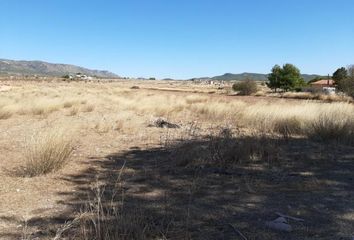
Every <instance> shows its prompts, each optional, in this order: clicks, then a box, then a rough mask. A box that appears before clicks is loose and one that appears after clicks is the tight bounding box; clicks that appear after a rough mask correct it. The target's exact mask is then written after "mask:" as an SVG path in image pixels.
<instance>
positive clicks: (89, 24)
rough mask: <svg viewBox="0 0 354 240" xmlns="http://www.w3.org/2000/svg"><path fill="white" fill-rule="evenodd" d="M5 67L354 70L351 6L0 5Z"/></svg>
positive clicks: (135, 71) (254, 1) (230, 1)
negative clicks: (8, 63) (17, 63)
mask: <svg viewBox="0 0 354 240" xmlns="http://www.w3.org/2000/svg"><path fill="white" fill-rule="evenodd" d="M0 10H1V14H0V58H9V59H17V60H20V59H24V60H44V61H49V62H56V63H70V64H76V65H81V66H85V67H88V68H95V69H107V70H110V71H113V72H115V73H117V74H119V75H122V76H131V77H152V76H153V77H158V78H165V77H173V78H190V77H201V76H214V75H219V74H223V73H225V72H232V73H240V72H259V73H268V72H269V71H270V69H271V67H272V66H273V65H274V64H283V63H288V62H290V63H293V64H295V65H296V66H298V67H299V68H300V70H301V71H302V72H303V73H318V74H328V73H332V72H333V71H334V70H335V69H336V68H337V67H340V66H346V65H348V64H353V63H354V1H352V0H336V1H334V0H267V1H265V0H248V1H246V0H243V1H241V0H240V1H237V0H125V1H123V0H116V1H113V0H101V1H99V0H95V1H93V0H92V1H90V0H85V1H84V0H21V1H20V0H0Z"/></svg>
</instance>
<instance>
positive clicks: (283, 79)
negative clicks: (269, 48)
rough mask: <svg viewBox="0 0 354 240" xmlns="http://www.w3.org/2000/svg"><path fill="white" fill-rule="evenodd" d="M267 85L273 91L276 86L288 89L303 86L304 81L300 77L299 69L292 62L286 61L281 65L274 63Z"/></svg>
mask: <svg viewBox="0 0 354 240" xmlns="http://www.w3.org/2000/svg"><path fill="white" fill-rule="evenodd" d="M267 85H268V87H269V88H271V89H274V90H275V91H276V90H277V88H281V89H283V90H285V91H289V90H294V89H296V88H299V87H302V86H304V85H305V81H304V79H303V78H302V77H301V73H300V70H299V69H298V68H297V67H295V66H294V65H293V64H290V63H287V64H285V65H283V67H280V66H279V65H275V66H274V67H273V68H272V73H271V74H269V76H268V83H267Z"/></svg>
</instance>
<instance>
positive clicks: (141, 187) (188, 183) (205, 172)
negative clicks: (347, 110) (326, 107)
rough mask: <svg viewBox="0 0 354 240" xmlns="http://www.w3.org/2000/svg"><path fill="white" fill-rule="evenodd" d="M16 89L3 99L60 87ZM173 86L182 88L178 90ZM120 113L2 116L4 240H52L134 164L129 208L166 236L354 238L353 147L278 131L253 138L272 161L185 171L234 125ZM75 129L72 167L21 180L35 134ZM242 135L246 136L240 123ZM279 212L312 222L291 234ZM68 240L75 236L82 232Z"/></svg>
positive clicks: (127, 180)
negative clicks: (280, 224)
mask: <svg viewBox="0 0 354 240" xmlns="http://www.w3.org/2000/svg"><path fill="white" fill-rule="evenodd" d="M6 84H8V85H10V86H7V87H6V92H5V90H4V91H3V92H1V93H0V94H3V93H11V92H12V91H16V93H14V94H15V95H16V94H19V93H21V92H25V91H26V89H27V87H28V88H36V89H37V90H36V91H38V92H40V93H41V94H43V91H45V90H46V89H48V88H55V87H56V84H57V83H47V82H41V83H18V82H17V83H11V82H10V83H9V82H6ZM66 84H67V83H60V84H59V86H60V87H61V88H62V91H61V93H63V94H64V93H65V92H67V91H68V90H67V85H66ZM105 84H106V85H105ZM110 84H113V83H101V84H100V86H101V85H104V88H107V89H112V88H113V87H114V88H122V89H126V90H127V91H128V90H129V91H131V90H130V88H131V87H132V86H134V85H139V87H140V89H136V90H134V91H135V92H134V93H133V94H134V95H136V94H137V95H139V94H142V93H143V94H145V95H148V94H155V95H156V94H158V95H162V96H166V97H168V96H171V95H173V96H177V97H183V96H187V95H190V94H194V93H193V91H194V92H195V91H197V93H198V94H203V96H204V95H205V96H208V97H210V98H215V99H223V100H225V99H227V101H243V102H245V103H246V104H252V103H254V102H258V101H266V102H269V103H272V102H275V101H276V102H277V101H280V102H282V101H295V100H283V99H276V98H269V97H268V98H267V97H235V96H225V95H224V94H219V93H218V92H217V90H215V89H214V90H213V89H209V87H196V89H194V90H193V91H192V92H191V91H190V90H188V91H186V92H184V91H183V89H191V87H189V86H184V85H183V86H180V85H176V84H175V83H172V85H171V84H165V83H157V84H156V85H153V86H151V83H150V82H143V83H139V82H129V81H126V82H121V83H119V84H114V86H113V85H110ZM174 84H175V85H174ZM78 86H79V87H78ZM96 87H97V86H96V85H94V84H92V85H90V84H89V85H85V84H84V83H82V86H81V85H80V84H78V85H75V89H80V88H81V89H84V90H83V91H86V90H87V92H90V91H91V90H92V89H95V88H96ZM173 87H175V88H178V89H179V91H176V92H174V91H170V90H166V88H173ZM158 88H164V89H163V90H159V89H158ZM4 89H5V88H4ZM85 89H86V90H85ZM181 89H182V90H181ZM27 90H28V89H27ZM75 91H76V90H75ZM92 91H93V90H92ZM211 91H215V93H213V94H211V93H210V92H211ZM24 94H26V93H24ZM122 94H125V93H122ZM129 94H131V93H129ZM83 95H84V94H83ZM145 95H144V96H145ZM19 96H20V95H19ZM81 96H82V95H79V96H78V97H79V98H81ZM99 98H100V99H103V98H104V96H99ZM128 98H129V97H128ZM88 101H89V102H90V99H89V100H88ZM116 107H117V109H116ZM118 107H119V106H114V105H113V104H112V106H111V105H110V104H109V102H107V101H106V102H100V101H97V102H95V109H94V110H93V111H92V112H79V113H78V114H77V115H74V116H71V115H70V114H69V112H70V109H65V108H63V109H61V110H59V111H55V112H53V113H51V114H49V115H47V116H45V117H44V116H28V115H17V114H15V115H13V116H12V117H11V118H9V119H2V120H0V179H1V183H0V239H4V240H5V239H9V240H12V239H52V238H53V237H54V236H55V234H56V231H57V229H58V228H59V227H60V226H61V225H62V224H64V223H65V222H66V221H69V220H71V219H73V218H74V217H75V216H76V215H77V214H78V213H79V212H80V211H81V210H82V206H83V205H84V204H85V203H86V202H87V201H88V199H89V198H90V196H91V195H92V189H93V188H94V186H95V185H96V184H97V183H98V182H99V183H100V184H103V185H107V186H109V187H107V189H111V188H113V187H114V186H113V185H114V182H115V179H116V178H117V174H119V172H120V170H121V169H122V166H123V165H124V170H123V172H122V182H123V185H124V187H123V189H124V198H125V204H126V205H125V206H126V208H127V209H130V210H131V209H138V211H139V212H140V213H141V214H142V215H144V216H148V217H149V218H152V219H153V220H152V221H154V222H155V225H157V226H160V227H161V229H164V231H163V235H164V237H165V238H166V239H249V240H250V239H290V240H292V239H294V240H295V239H299V240H300V239H328V240H334V239H338V240H339V239H348V240H349V239H352V238H353V237H354V175H353V171H354V148H353V147H351V146H346V145H342V144H337V143H335V144H334V143H318V142H315V141H312V140H309V139H307V138H304V137H295V138H289V139H288V138H279V137H274V136H268V135H266V136H264V137H263V139H262V142H258V138H256V137H255V139H252V136H251V137H250V138H248V139H247V141H253V140H254V142H256V143H257V144H259V145H258V146H257V145H256V147H257V148H258V147H259V148H261V144H262V143H267V144H268V143H270V144H271V146H270V148H271V150H272V151H270V153H271V156H265V155H264V156H265V157H264V158H263V159H257V160H254V161H251V162H249V161H244V162H242V161H241V162H240V163H239V164H237V165H234V166H233V167H232V168H223V167H220V166H212V165H210V164H181V162H183V161H187V162H199V161H200V159H199V157H200V155H202V156H203V154H200V155H199V154H198V153H201V152H202V151H204V150H203V149H208V146H210V141H211V140H210V139H209V138H208V137H207V134H205V132H207V131H208V129H209V128H210V126H211V125H212V126H213V127H215V128H218V127H220V126H219V125H220V124H222V123H218V122H208V121H207V120H205V119H203V120H201V119H197V118H196V117H193V116H183V115H178V116H176V118H174V119H173V120H174V122H175V123H178V124H179V125H181V126H182V127H181V128H176V129H166V128H158V127H154V126H152V127H151V126H150V127H149V120H150V119H151V116H150V114H144V113H141V112H135V111H133V110H132V111H128V110H127V111H126V112H124V113H122V112H120V111H119V109H118ZM107 119H113V120H117V119H120V120H122V121H123V122H124V123H123V124H124V126H123V127H122V128H119V129H118V130H112V129H111V128H110V126H109V127H108V128H105V127H104V126H103V127H101V126H99V124H102V122H103V124H105V123H106V122H109V120H107ZM195 121H197V122H199V123H200V125H198V127H197V128H196V129H198V131H199V132H200V135H198V136H197V137H195V135H194V134H192V133H191V131H192V130H193V129H192V128H193V122H195ZM68 123H69V124H70V126H71V127H72V128H73V129H75V141H76V145H75V150H74V153H73V155H72V157H71V161H70V163H69V164H68V165H66V166H65V167H64V168H63V169H61V170H59V171H58V172H55V173H51V174H48V175H44V176H38V177H34V178H23V177H19V176H16V175H14V174H13V169H15V168H16V167H18V166H21V164H22V163H23V161H24V148H25V141H26V138H28V137H29V136H31V134H33V133H34V132H38V131H42V130H45V129H48V128H52V127H53V126H58V125H68ZM231 131H232V132H233V133H236V132H237V131H239V130H238V128H237V127H234V128H233V127H231ZM186 135H188V137H183V138H182V140H181V136H186ZM213 141H222V139H213ZM229 141H231V142H233V143H235V144H238V143H241V144H242V143H244V142H245V141H246V140H245V139H243V138H242V136H240V135H237V134H233V135H232V136H231V137H230V139H229ZM276 213H282V214H284V215H288V216H292V217H296V218H301V219H303V221H295V220H289V224H290V225H291V227H292V231H291V232H282V231H277V230H273V229H270V228H269V227H267V226H266V222H267V221H271V220H274V219H275V218H276V217H277V216H278V215H277V214H276ZM166 226H168V227H166ZM66 237H67V238H68V239H70V234H69V235H66ZM155 239H156V238H155ZM161 239H164V238H161Z"/></svg>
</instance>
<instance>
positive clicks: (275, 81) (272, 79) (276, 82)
mask: <svg viewBox="0 0 354 240" xmlns="http://www.w3.org/2000/svg"><path fill="white" fill-rule="evenodd" d="M281 72H282V68H281V67H280V66H279V65H275V66H274V67H273V68H272V73H271V74H269V75H268V82H267V83H266V84H267V86H268V87H269V88H270V89H273V90H274V91H275V92H276V91H277V89H278V88H280V78H281Z"/></svg>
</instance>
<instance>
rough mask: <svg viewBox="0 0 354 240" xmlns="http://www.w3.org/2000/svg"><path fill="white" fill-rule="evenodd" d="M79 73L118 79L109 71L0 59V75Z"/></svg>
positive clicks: (61, 74)
mask: <svg viewBox="0 0 354 240" xmlns="http://www.w3.org/2000/svg"><path fill="white" fill-rule="evenodd" d="M76 73H81V74H85V75H88V76H97V77H100V78H118V77H119V76H118V75H117V74H114V73H112V72H109V71H102V70H92V69H87V68H83V67H79V66H75V65H70V64H56V63H48V62H43V61H15V60H8V59H0V75H38V76H58V77H61V76H63V75H67V74H76Z"/></svg>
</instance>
